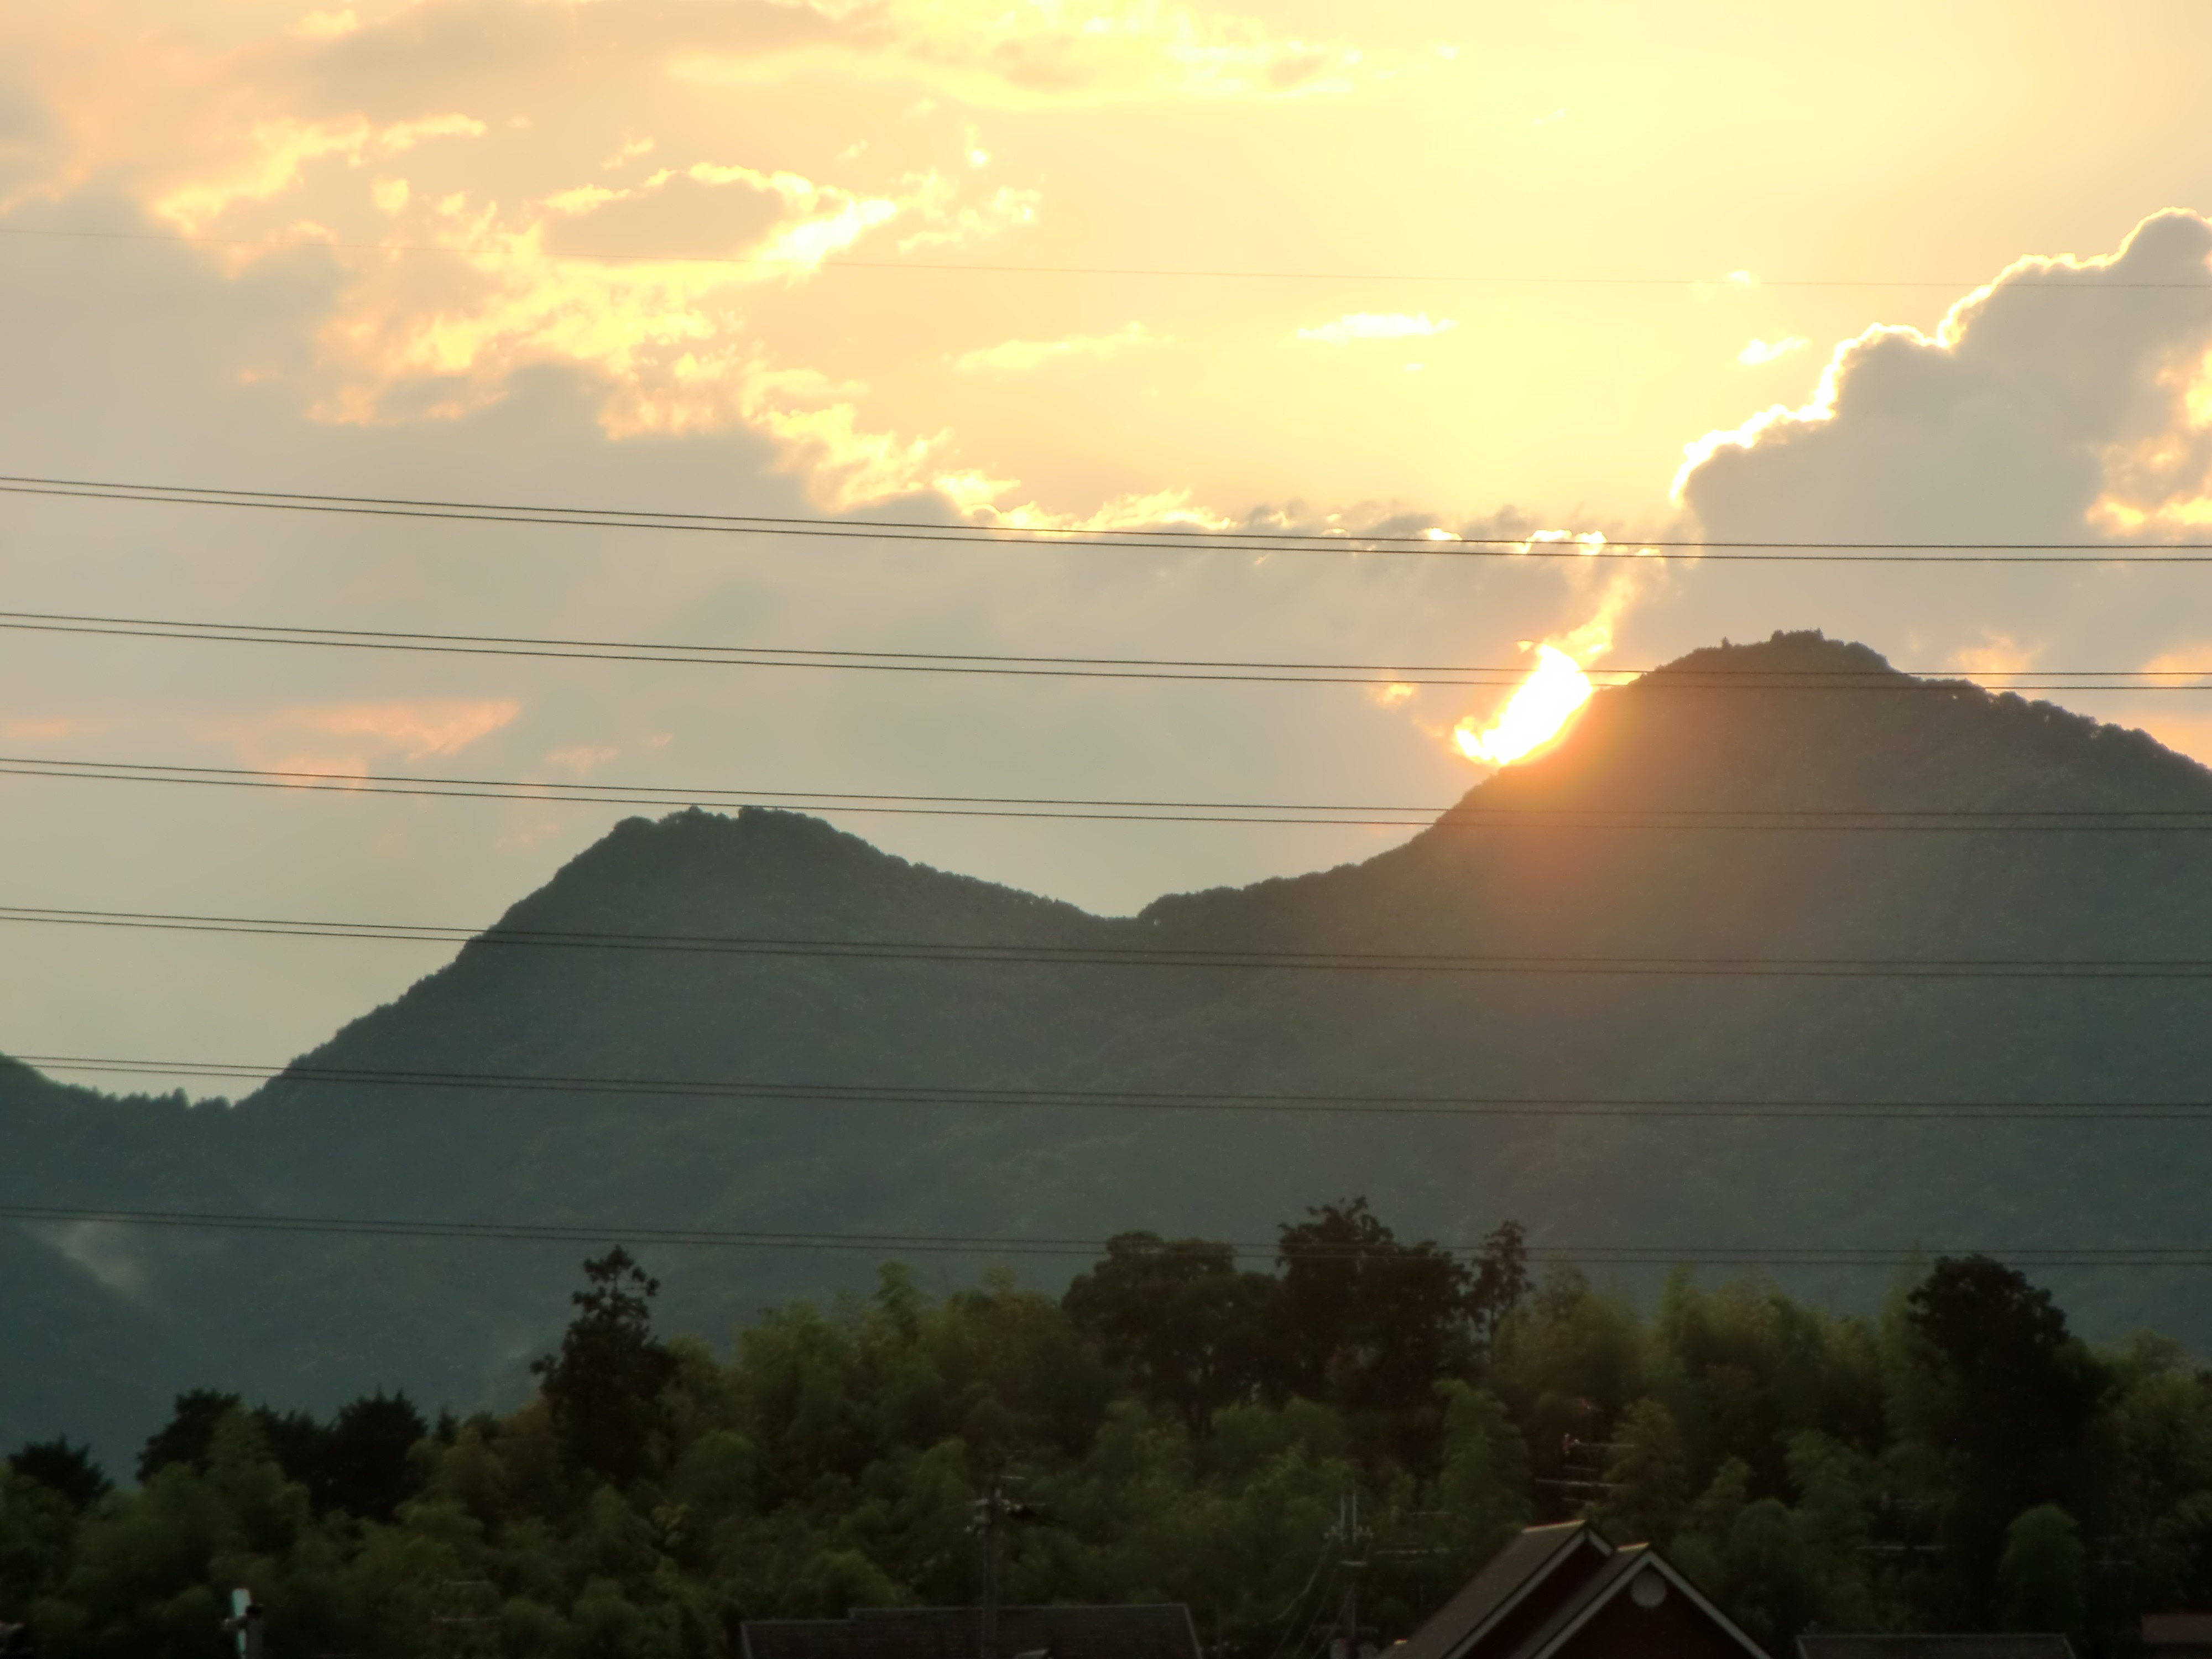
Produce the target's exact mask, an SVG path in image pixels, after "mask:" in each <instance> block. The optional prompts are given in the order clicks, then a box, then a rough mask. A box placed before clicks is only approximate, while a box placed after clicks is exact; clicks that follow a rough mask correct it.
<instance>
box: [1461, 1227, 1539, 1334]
mask: <svg viewBox="0 0 2212 1659" xmlns="http://www.w3.org/2000/svg"><path fill="white" fill-rule="evenodd" d="M1533 1284H1534V1280H1532V1279H1530V1278H1529V1276H1528V1233H1527V1232H1526V1231H1524V1230H1523V1229H1522V1225H1521V1224H1520V1223H1519V1222H1517V1221H1501V1222H1500V1223H1498V1225H1497V1226H1496V1227H1494V1228H1492V1230H1491V1232H1490V1236H1489V1237H1486V1238H1485V1239H1484V1240H1483V1241H1482V1254H1481V1255H1480V1257H1479V1258H1477V1260H1476V1262H1475V1268H1474V1284H1473V1285H1471V1286H1470V1287H1469V1288H1468V1293H1467V1310H1468V1317H1470V1318H1471V1319H1473V1320H1474V1325H1475V1328H1476V1330H1477V1331H1479V1332H1480V1334H1481V1337H1482V1345H1483V1346H1484V1347H1485V1348H1487V1347H1489V1346H1490V1345H1491V1344H1492V1342H1493V1341H1494V1340H1496V1339H1497V1336H1498V1326H1499V1325H1500V1324H1501V1323H1503V1322H1504V1319H1505V1317H1506V1316H1507V1315H1509V1314H1510V1313H1511V1312H1512V1311H1513V1310H1515V1309H1516V1308H1517V1307H1519V1306H1520V1305H1521V1304H1522V1301H1523V1299H1525V1298H1526V1297H1527V1296H1528V1291H1529V1290H1530V1288H1531V1286H1532V1285H1533Z"/></svg>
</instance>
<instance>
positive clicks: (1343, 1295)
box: [1276, 1198, 1473, 1462]
mask: <svg viewBox="0 0 2212 1659" xmlns="http://www.w3.org/2000/svg"><path fill="white" fill-rule="evenodd" d="M1306 1215H1307V1219H1306V1220H1304V1221H1302V1222H1297V1223H1285V1225H1283V1227H1282V1229H1281V1242H1280V1243H1279V1245H1278V1247H1277V1251H1276V1255H1277V1260H1278V1261H1280V1263H1281V1264H1282V1294H1281V1297H1280V1298H1279V1302H1278V1304H1277V1308H1278V1327H1279V1331H1280V1347H1279V1353H1278V1361H1279V1370H1278V1373H1277V1377H1278V1386H1279V1389H1280V1390H1281V1391H1282V1392H1284V1393H1287V1394H1300V1395H1305V1396H1307V1397H1308V1398H1310V1399H1315V1400H1322V1401H1328V1402H1329V1403H1331V1404H1333V1405H1335V1406H1336V1407H1339V1408H1340V1409H1341V1410H1343V1411H1344V1412H1346V1413H1347V1414H1349V1415H1351V1416H1352V1417H1353V1418H1354V1419H1363V1418H1364V1419H1366V1420H1367V1426H1368V1431H1367V1433H1366V1435H1365V1436H1364V1437H1365V1438H1367V1439H1369V1441H1370V1449H1374V1450H1382V1451H1387V1452H1390V1453H1393V1454H1395V1455H1399V1456H1401V1457H1405V1458H1407V1460H1408V1461H1410V1462H1428V1461H1429V1460H1430V1455H1431V1454H1432V1453H1433V1451H1434V1449H1435V1446H1436V1443H1437V1432H1438V1430H1439V1415H1438V1411H1437V1395H1436V1385H1437V1383H1439V1382H1442V1381H1443V1380H1444V1379H1446V1378H1449V1377H1453V1376H1463V1375H1465V1374H1466V1372H1467V1371H1468V1370H1469V1369H1470V1365H1471V1362H1472V1359H1473V1346H1472V1336H1471V1333H1470V1332H1469V1329H1468V1291H1469V1288H1470V1284H1471V1279H1472V1276H1471V1275H1470V1274H1469V1273H1468V1269H1467V1268H1466V1267H1465V1266H1463V1265H1462V1263H1461V1262H1460V1261H1458V1260H1457V1259H1455V1257H1454V1256H1453V1255H1451V1253H1450V1252H1449V1251H1448V1250H1445V1249H1441V1248H1440V1247H1438V1246H1437V1245H1435V1244H1433V1243H1427V1242H1423V1243H1419V1244H1401V1243H1399V1242H1398V1239H1397V1236H1396V1235H1395V1233H1393V1232H1392V1231H1390V1229H1389V1228H1388V1227H1386V1226H1384V1225H1383V1223H1382V1221H1381V1220H1380V1219H1379V1218H1376V1215H1375V1212H1373V1211H1372V1210H1370V1209H1369V1208H1368V1206H1367V1200H1365V1199H1364V1198H1355V1199H1352V1200H1349V1201H1348V1202H1340V1203H1336V1204H1325V1205H1322V1206H1320V1207H1319V1208H1316V1209H1310V1210H1308V1211H1307V1212H1306ZM1392 1419H1395V1421H1393V1420H1392Z"/></svg>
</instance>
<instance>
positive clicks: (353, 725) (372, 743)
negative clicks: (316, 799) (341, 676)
mask: <svg viewBox="0 0 2212 1659" xmlns="http://www.w3.org/2000/svg"><path fill="white" fill-rule="evenodd" d="M521 713H522V705H521V704H520V702H516V701H515V700H514V699H513V698H512V697H414V698H401V699H391V700H384V701H362V702H333V703H316V704H300V705H295V706H293V707H290V708H279V709H276V710H274V711H272V712H271V713H270V714H263V715H259V716H256V717H252V718H249V719H246V720H228V721H220V722H215V723H212V724H210V725H209V726H206V727H204V728H203V732H202V735H203V736H204V737H208V738H215V739H216V740H217V741H221V742H225V743H228V744H229V745H230V746H231V747H232V748H233V749H234V750H235V751H236V752H237V753H238V755H239V757H240V759H241V760H243V761H244V762H245V763H246V764H247V765H249V766H258V767H268V768H271V769H276V770H279V771H296V772H313V773H318V774H321V775H328V776H337V777H345V776H351V775H358V774H360V773H363V772H366V771H368V769H369V768H370V765H371V763H373V762H374V761H377V760H381V759H388V758H390V757H392V756H395V755H396V756H398V757H401V758H403V759H405V760H409V761H424V760H430V759H435V758H437V757H442V756H447V755H457V754H459V753H460V751H461V750H464V749H466V748H467V747H469V745H470V744H474V743H477V742H478V741H480V740H481V739H483V738H488V737H489V736H490V735H491V734H492V733H493V732H498V731H501V730H503V729H504V728H505V727H507V726H511V725H513V723H514V720H515V717H516V716H517V715H519V714H521Z"/></svg>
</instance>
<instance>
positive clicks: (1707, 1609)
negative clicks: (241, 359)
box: [1513, 1544, 2071, 1659]
mask: <svg viewBox="0 0 2212 1659" xmlns="http://www.w3.org/2000/svg"><path fill="white" fill-rule="evenodd" d="M1644 1577H1657V1578H1659V1579H1661V1580H1662V1581H1663V1582H1664V1583H1666V1585H1667V1586H1668V1589H1669V1590H1670V1591H1672V1592H1673V1593H1674V1594H1676V1595H1680V1596H1682V1597H1683V1598H1684V1599H1685V1600H1686V1601H1688V1602H1689V1603H1690V1605H1691V1606H1692V1607H1696V1608H1697V1609H1698V1611H1699V1612H1700V1613H1703V1614H1705V1618H1706V1619H1707V1620H1708V1621H1710V1622H1711V1624H1712V1626H1714V1628H1715V1629H1717V1631H1719V1632H1720V1633H1721V1634H1722V1635H1723V1636H1724V1637H1726V1638H1728V1639H1729V1641H1730V1642H1732V1643H1734V1644H1735V1645H1736V1646H1737V1647H1738V1648H1740V1649H1741V1650H1743V1652H1744V1653H1745V1654H1747V1655H1748V1656H1749V1659H1766V1650H1765V1649H1764V1648H1762V1647H1760V1646H1759V1644H1758V1643H1756V1642H1754V1641H1753V1640H1752V1639H1751V1638H1750V1637H1749V1636H1747V1635H1746V1634H1745V1633H1744V1632H1743V1630H1742V1629H1741V1627H1740V1626H1738V1625H1737V1624H1736V1622H1735V1620H1733V1619H1731V1618H1729V1616H1728V1615H1727V1614H1726V1613H1723V1612H1722V1611H1721V1610H1720V1609H1719V1608H1718V1607H1715V1606H1714V1605H1713V1604H1712V1603H1711V1601H1707V1600H1706V1599H1705V1596H1704V1595H1703V1594H1702V1593H1700V1592H1699V1589H1698V1587H1697V1586H1696V1585H1695V1584H1692V1583H1691V1582H1690V1581H1689V1580H1688V1579H1686V1578H1685V1577H1682V1575H1681V1574H1680V1572H1678V1571H1675V1570H1674V1567H1673V1566H1672V1565H1670V1564H1669V1563H1668V1559H1667V1558H1666V1557H1665V1556H1663V1555H1662V1554H1660V1553H1659V1552H1658V1551H1656V1550H1655V1549H1653V1548H1652V1547H1650V1545H1649V1544H1625V1545H1623V1546H1622V1547H1620V1549H1618V1550H1615V1551H1614V1552H1613V1556H1612V1559H1609V1560H1608V1561H1607V1562H1606V1564H1605V1565H1603V1566H1602V1567H1600V1568H1599V1569H1598V1570H1597V1571H1596V1572H1595V1574H1594V1575H1592V1577H1590V1578H1589V1581H1588V1582H1587V1583H1584V1584H1583V1586H1582V1588H1581V1589H1579V1590H1577V1592H1576V1593H1575V1594H1574V1595H1572V1596H1571V1597H1570V1598H1569V1599H1568V1601H1566V1603H1565V1605H1564V1606H1562V1607H1560V1608H1559V1611H1558V1612H1557V1613H1554V1614H1553V1616H1552V1617H1551V1619H1550V1620H1548V1621H1547V1622H1546V1624H1545V1625H1544V1626H1543V1628H1541V1630H1538V1631H1536V1632H1534V1633H1533V1634H1532V1635H1530V1636H1529V1637H1528V1639H1527V1640H1526V1641H1524V1642H1522V1644H1520V1645H1519V1646H1518V1647H1516V1648H1515V1649H1514V1650H1513V1659H1551V1656H1553V1655H1554V1654H1557V1653H1559V1651H1560V1650H1562V1649H1563V1648H1565V1646H1566V1645H1567V1644H1568V1643H1570V1642H1571V1641H1572V1640H1573V1639H1574V1637H1575V1633H1576V1632H1577V1631H1579V1630H1581V1629H1582V1628H1583V1626H1585V1625H1587V1624H1589V1621H1590V1620H1592V1619H1594V1618H1595V1617H1596V1616H1597V1615H1598V1613H1600V1612H1601V1610H1602V1609H1603V1608H1604V1607H1606V1606H1607V1604H1608V1603H1609V1602H1611V1601H1613V1598H1614V1597H1615V1596H1617V1595H1620V1594H1621V1592H1622V1591H1624V1590H1630V1589H1632V1587H1633V1586H1634V1584H1635V1583H1636V1581H1637V1580H1638V1579H1639V1578H1644ZM2069 1659H2071V1656H2070V1655H2069Z"/></svg>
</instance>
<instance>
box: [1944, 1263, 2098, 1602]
mask: <svg viewBox="0 0 2212 1659" xmlns="http://www.w3.org/2000/svg"><path fill="white" fill-rule="evenodd" d="M1905 1313H1906V1318H1907V1320H1908V1321H1909V1322H1910V1323H1911V1328H1912V1329H1913V1331H1914V1333H1915V1334H1917V1337H1918V1338H1919V1339H1920V1363H1921V1364H1922V1366H1923V1369H1924V1370H1925V1371H1926V1373H1927V1374H1928V1375H1927V1381H1928V1383H1929V1384H1930V1385H1931V1386H1930V1387H1929V1388H1928V1389H1927V1390H1926V1392H1925V1394H1924V1395H1923V1407H1922V1410H1923V1415H1924V1417H1925V1419H1926V1420H1925V1421H1924V1422H1923V1424H1922V1425H1921V1431H1922V1432H1923V1434H1925V1435H1926V1436H1927V1437H1929V1439H1930V1440H1932V1441H1933V1442H1934V1443H1936V1445H1937V1446H1939V1447H1940V1448H1942V1449H1944V1450H1946V1451H1947V1452H1948V1453H1949V1454H1950V1455H1951V1456H1952V1457H1953V1458H1954V1459H1955V1461H1956V1463H1957V1465H1958V1468H1957V1474H1956V1484H1955V1486H1954V1495H1953V1497H1952V1498H1951V1501H1950V1503H1949V1505H1948V1513H1947V1516H1946V1521H1945V1528H1944V1530H1945V1533H1946V1534H1947V1535H1946V1536H1945V1538H1944V1540H1943V1542H1944V1544H1945V1546H1946V1547H1947V1549H1948V1552H1949V1555H1950V1565H1949V1569H1948V1571H1949V1572H1950V1574H1951V1575H1952V1577H1953V1578H1954V1583H1956V1584H1957V1585H1958V1586H1959V1589H1960V1594H1961V1596H1962V1598H1963V1599H1962V1601H1961V1602H1960V1607H1961V1610H1962V1612H1963V1613H1964V1614H1965V1616H1966V1617H1970V1618H1974V1619H1983V1618H1986V1617H1988V1616H1989V1614H1990V1612H1991V1611H1992V1609H1991V1607H1990V1597H1989V1593H1988V1590H1987V1589H1986V1588H1985V1587H1987V1586H1989V1585H1990V1583H1991V1578H1992V1575H1993V1573H1994V1571H1995V1568H1996V1563H1997V1557H1998V1553H1999V1552H2000V1551H2001V1550H2002V1548H2003V1547H2004V1543H2005V1533H2006V1528H2008V1526H2009V1525H2010V1524H2011V1523H2012V1522H2013V1520H2014V1517H2015V1516H2019V1515H2021V1512H2022V1511H2023V1510H2028V1509H2031V1508H2033V1507H2034V1506H2036V1505H2038V1504H2053V1503H2056V1504H2065V1505H2067V1506H2069V1508H2070V1507H2075V1506H2077V1505H2078V1504H2080V1503H2081V1501H2082V1499H2083V1498H2084V1497H2085V1496H2086V1492H2085V1490H2084V1489H2085V1487H2086V1486H2087V1483H2088V1470H2087V1467H2086V1463H2087V1459H2086V1457H2085V1450H2086V1447H2085V1442H2086V1439H2087V1435H2088V1432H2089V1427H2090V1424H2091V1423H2092V1421H2093V1419H2094V1418H2095V1416H2096V1413H2097V1407H2098V1403H2099V1401H2100V1399H2101V1398H2102V1397H2103V1395H2104V1392H2105V1389H2106V1381H2107V1379H2106V1376H2105V1373H2104V1371H2103V1370H2102V1369H2101V1368H2100V1366H2099V1364H2097V1362H2096V1360H2095V1359H2094V1358H2092V1356H2091V1355H2090V1354H2089V1352H2088V1351H2087V1349H2086V1348H2084V1347H2083V1346H2081V1343H2079V1342H2078V1341H2076V1340H2075V1339H2074V1338H2073V1337H2072V1335H2070V1334H2069V1332H2068V1331H2067V1328H2066V1316H2065V1315H2064V1314H2063V1312H2061V1311H2060V1310H2059V1309H2058V1307H2057V1304H2055V1303H2054V1302H2052V1300H2051V1293H2050V1292H2049V1291H2045V1290H2039V1289H2038V1288H2037V1287H2036V1286H2034V1285H2031V1284H2029V1283H2028V1281H2027V1279H2026V1278H2024V1277H2023V1276H2022V1275H2021V1274H2020V1273H2016V1272H2015V1271H2014V1270H2013V1269H2012V1268H2010V1267H2006V1266H2005V1265H2004V1264H2003V1263H2002V1262H1999V1261H1991V1260H1990V1258H1989V1257H1987V1256H1979V1255H1975V1256H1966V1257H1962V1258H1950V1257H1946V1258H1944V1259H1943V1260H1941V1261H1937V1262H1936V1265H1935V1267H1934V1268H1933V1269H1931V1270H1930V1271H1929V1275H1928V1277H1927V1278H1926V1279H1924V1280H1923V1281H1922V1282H1921V1284H1920V1285H1917V1287H1916V1288H1915V1289H1914V1290H1913V1291H1912V1292H1911V1295H1910V1296H1909V1297H1907V1298H1906V1302H1905Z"/></svg>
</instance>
